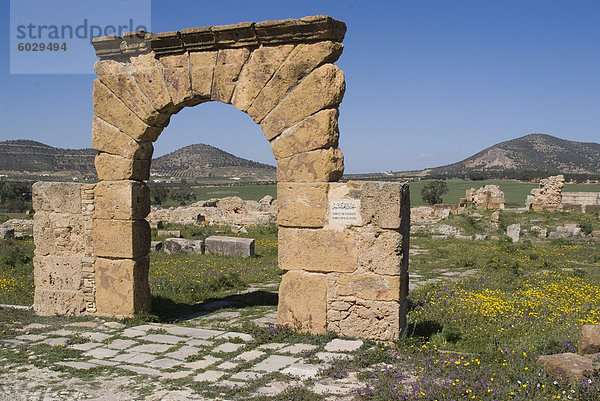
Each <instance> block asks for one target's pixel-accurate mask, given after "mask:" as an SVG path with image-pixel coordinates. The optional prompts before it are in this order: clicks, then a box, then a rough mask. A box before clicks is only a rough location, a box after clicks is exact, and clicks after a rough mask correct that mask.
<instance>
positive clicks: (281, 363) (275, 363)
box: [252, 355, 300, 372]
mask: <svg viewBox="0 0 600 401" xmlns="http://www.w3.org/2000/svg"><path fill="white" fill-rule="evenodd" d="M299 360H300V359H299V358H294V357H291V356H282V355H271V356H269V357H268V358H267V359H265V360H264V361H262V362H259V363H258V364H256V365H254V366H253V367H252V370H254V371H263V372H276V371H278V370H282V369H284V368H287V367H288V366H290V365H292V364H294V363H296V362H298V361H299Z"/></svg>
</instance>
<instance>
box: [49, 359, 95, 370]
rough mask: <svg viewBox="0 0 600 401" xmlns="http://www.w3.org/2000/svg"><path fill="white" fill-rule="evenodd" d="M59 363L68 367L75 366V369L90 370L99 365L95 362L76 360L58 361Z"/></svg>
mask: <svg viewBox="0 0 600 401" xmlns="http://www.w3.org/2000/svg"><path fill="white" fill-rule="evenodd" d="M57 365H60V366H66V367H69V368H73V369H78V370H88V369H91V368H95V367H97V366H98V365H96V364H93V363H89V362H80V361H75V362H58V363H57Z"/></svg>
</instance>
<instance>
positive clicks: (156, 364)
mask: <svg viewBox="0 0 600 401" xmlns="http://www.w3.org/2000/svg"><path fill="white" fill-rule="evenodd" d="M177 365H181V361H180V360H177V359H171V358H161V359H156V360H154V361H152V362H149V363H147V364H146V366H150V367H151V368H159V369H171V368H172V367H173V366H177Z"/></svg>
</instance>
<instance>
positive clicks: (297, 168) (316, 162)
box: [277, 148, 344, 182]
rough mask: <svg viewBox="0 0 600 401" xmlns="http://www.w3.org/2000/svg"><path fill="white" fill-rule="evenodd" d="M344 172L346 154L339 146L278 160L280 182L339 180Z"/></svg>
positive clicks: (278, 178) (278, 179)
mask: <svg viewBox="0 0 600 401" xmlns="http://www.w3.org/2000/svg"><path fill="white" fill-rule="evenodd" d="M343 174H344V155H343V154H342V151H341V150H339V149H338V148H329V149H318V150H313V151H310V152H305V153H300V154H298V155H294V156H291V157H287V158H285V159H280V160H278V161H277V181H279V182H328V181H337V180H339V179H340V178H341V177H342V175H343Z"/></svg>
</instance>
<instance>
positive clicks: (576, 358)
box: [536, 352, 599, 387]
mask: <svg viewBox="0 0 600 401" xmlns="http://www.w3.org/2000/svg"><path fill="white" fill-rule="evenodd" d="M536 364H537V365H538V366H539V367H540V368H542V369H543V370H544V371H545V372H546V373H547V374H549V375H550V376H553V377H555V378H558V379H562V380H564V381H566V382H568V383H569V384H570V385H571V386H573V387H576V386H577V385H578V384H580V383H581V381H582V380H583V378H584V377H592V376H593V375H594V372H596V371H597V370H598V367H599V365H598V363H594V362H593V361H592V360H591V359H588V358H586V357H583V356H580V355H577V354H573V353H570V352H567V353H564V354H556V355H542V356H540V357H539V358H538V359H537V361H536Z"/></svg>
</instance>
